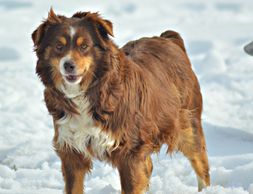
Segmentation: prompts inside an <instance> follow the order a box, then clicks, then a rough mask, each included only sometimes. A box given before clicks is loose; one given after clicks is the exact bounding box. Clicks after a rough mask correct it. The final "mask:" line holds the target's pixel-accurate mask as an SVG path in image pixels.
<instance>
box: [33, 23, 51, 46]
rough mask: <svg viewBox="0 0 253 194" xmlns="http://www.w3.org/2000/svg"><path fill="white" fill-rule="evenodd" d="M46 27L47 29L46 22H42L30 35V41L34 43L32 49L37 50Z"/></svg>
mask: <svg viewBox="0 0 253 194" xmlns="http://www.w3.org/2000/svg"><path fill="white" fill-rule="evenodd" d="M46 27H47V22H46V21H44V22H43V23H42V24H40V25H39V27H38V28H37V29H36V30H35V31H34V32H33V33H32V40H33V43H34V47H35V49H37V48H38V46H39V44H40V42H41V40H42V38H43V36H44V33H45V31H46Z"/></svg>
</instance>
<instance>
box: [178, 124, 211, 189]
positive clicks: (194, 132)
mask: <svg viewBox="0 0 253 194" xmlns="http://www.w3.org/2000/svg"><path fill="white" fill-rule="evenodd" d="M195 127H196V128H195ZM178 150H179V151H181V152H182V153H183V154H184V155H185V156H186V157H187V158H188V159H189V161H190V162H191V165H192V167H193V169H194V171H195V173H196V176H197V180H198V191H201V190H202V189H203V188H204V187H207V186H209V185H210V176H209V164H208V158H207V153H206V143H205V139H204V134H203V130H202V127H201V123H200V122H197V125H195V126H194V127H189V128H186V129H182V130H181V131H180V136H179V143H178Z"/></svg>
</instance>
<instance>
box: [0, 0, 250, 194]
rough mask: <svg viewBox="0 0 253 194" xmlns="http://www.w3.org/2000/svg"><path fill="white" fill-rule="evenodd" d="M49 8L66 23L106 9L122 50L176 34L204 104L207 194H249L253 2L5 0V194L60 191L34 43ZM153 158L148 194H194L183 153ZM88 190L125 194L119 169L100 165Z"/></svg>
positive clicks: (1, 65) (0, 152)
mask: <svg viewBox="0 0 253 194" xmlns="http://www.w3.org/2000/svg"><path fill="white" fill-rule="evenodd" d="M50 6H53V7H54V9H55V11H56V12H57V13H61V14H65V15H68V16H70V15H71V14H72V13H74V12H75V11H79V10H83V11H100V13H101V14H102V16H104V17H105V18H107V19H110V20H111V21H112V22H113V23H114V35H115V38H114V41H115V42H116V43H117V44H118V45H120V46H122V45H123V44H124V43H125V42H127V41H129V40H132V39H136V38H139V37H142V36H153V35H159V34H160V33H161V32H163V31H165V30H167V29H174V30H176V31H179V32H180V33H181V35H182V37H183V38H184V40H185V44H186V47H187V50H188V53H189V56H190V59H191V61H192V64H193V68H194V70H195V72H196V73H197V75H198V77H199V80H200V85H201V89H202V93H203V99H204V113H203V123H204V130H205V135H206V141H207V148H208V155H209V160H210V173H211V182H212V186H210V187H208V188H207V189H205V190H204V191H202V194H253V125H252V120H253V90H252V89H253V88H252V86H253V74H252V72H253V57H252V56H250V55H247V54H246V53H245V52H244V46H246V45H248V44H249V43H250V42H251V41H252V40H253V35H252V29H253V25H252V21H253V12H252V10H253V1H252V0H244V1H238V0H223V1H222V2H221V1H219V0H210V1H200V0H192V1H188V0H178V1H173V2H172V1H167V0H157V1H154V0H145V1H135V0H128V1H126V0H122V1H118V0H108V1H98V0H86V1H85V2H84V1H83V0H76V1H67V0H62V1H61V2H58V1H45V0H37V1H32V0H25V1H21V0H9V1H7V0H0V11H1V17H0V24H1V28H0V37H1V39H0V73H1V78H0V79H1V81H0V91H1V92H0V115H1V116H0V127H1V130H0V193H1V194H42V193H43V194H44V193H47V194H60V193H63V187H64V184H63V179H62V175H61V170H60V169H61V167H60V166H61V164H60V161H59V159H58V157H57V156H56V154H55V153H54V151H53V148H52V144H51V140H52V137H53V126H52V121H51V118H50V116H49V115H48V113H47V110H46V108H45V105H44V102H43V86H42V84H41V83H40V81H39V79H38V78H37V76H36V75H35V64H36V57H35V54H34V53H33V52H32V50H33V48H32V45H33V44H32V41H31V38H30V36H31V33H32V31H33V30H34V29H35V28H36V27H37V26H38V25H39V24H40V22H41V21H42V18H43V17H44V18H45V17H46V16H47V12H48V10H49V8H50ZM251 48H252V47H248V49H251ZM245 49H246V48H245ZM246 51H247V50H246ZM152 157H153V163H154V171H153V174H152V177H151V184H150V190H149V192H148V194H151V193H152V194H182V193H187V194H194V193H197V181H196V178H195V175H194V172H193V170H192V169H191V167H190V164H189V162H188V161H187V160H186V159H185V158H184V157H183V156H182V155H181V154H179V153H175V154H173V155H172V156H171V157H170V156H166V154H165V149H162V151H161V153H160V154H158V155H153V156H152ZM85 185H86V187H85V190H86V192H87V193H88V194H119V193H120V181H119V175H118V172H117V171H116V170H115V169H112V167H111V166H109V165H107V164H105V163H100V162H95V163H94V167H93V171H92V174H90V175H88V177H87V179H86V181H85Z"/></svg>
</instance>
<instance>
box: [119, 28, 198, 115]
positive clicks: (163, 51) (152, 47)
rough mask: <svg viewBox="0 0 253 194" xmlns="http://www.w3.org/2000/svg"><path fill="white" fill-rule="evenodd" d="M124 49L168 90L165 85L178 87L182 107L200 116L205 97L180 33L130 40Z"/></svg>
mask: <svg viewBox="0 0 253 194" xmlns="http://www.w3.org/2000/svg"><path fill="white" fill-rule="evenodd" d="M122 50H123V51H124V52H125V53H126V55H127V56H128V57H129V58H131V60H133V61H134V62H135V63H136V64H138V65H139V66H141V68H142V70H143V71H149V72H151V74H152V75H153V79H155V80H156V81H158V83H160V84H161V85H162V86H163V88H161V89H165V92H166V88H171V87H176V88H177V91H178V94H179V96H180V108H182V109H190V110H191V109H192V110H193V109H194V110H197V111H198V112H199V116H200V114H201V111H202V97H201V93H200V87H199V83H198V80H197V78H196V76H195V74H194V73H193V71H192V68H191V63H190V61H189V58H188V56H187V53H186V50H185V46H184V42H183V39H182V38H181V36H180V35H179V34H178V33H177V32H174V31H170V30H168V31H165V32H163V33H162V34H161V36H160V37H152V38H141V39H139V40H136V41H131V42H129V43H127V44H126V45H125V46H124V47H123V48H122ZM157 87H158V86H157ZM167 92H169V91H168V90H167ZM193 99H194V100H193Z"/></svg>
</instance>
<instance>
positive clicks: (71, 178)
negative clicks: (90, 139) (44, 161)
mask: <svg viewBox="0 0 253 194" xmlns="http://www.w3.org/2000/svg"><path fill="white" fill-rule="evenodd" d="M58 154H59V156H60V158H61V161H62V173H63V176H64V181H65V193H66V194H83V193H84V191H83V190H84V176H85V174H86V173H87V172H89V171H90V169H91V167H92V163H91V161H90V159H87V158H84V157H83V155H81V154H78V153H74V152H72V151H68V152H62V151H61V152H58Z"/></svg>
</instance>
